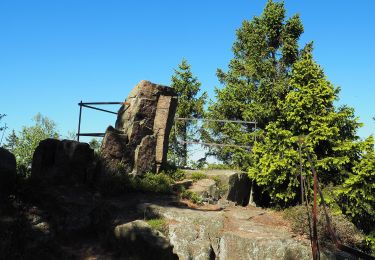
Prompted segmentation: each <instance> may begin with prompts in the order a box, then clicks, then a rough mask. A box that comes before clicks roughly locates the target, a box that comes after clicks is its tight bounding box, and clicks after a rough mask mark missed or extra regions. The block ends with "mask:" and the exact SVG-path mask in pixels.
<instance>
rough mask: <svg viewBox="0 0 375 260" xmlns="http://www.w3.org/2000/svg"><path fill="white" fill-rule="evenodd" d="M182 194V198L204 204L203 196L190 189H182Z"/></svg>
mask: <svg viewBox="0 0 375 260" xmlns="http://www.w3.org/2000/svg"><path fill="white" fill-rule="evenodd" d="M180 196H181V198H183V199H188V200H190V201H191V202H193V203H195V204H202V202H203V199H202V197H201V196H199V195H198V194H197V193H195V192H193V191H190V190H184V191H182V192H181V194H180Z"/></svg>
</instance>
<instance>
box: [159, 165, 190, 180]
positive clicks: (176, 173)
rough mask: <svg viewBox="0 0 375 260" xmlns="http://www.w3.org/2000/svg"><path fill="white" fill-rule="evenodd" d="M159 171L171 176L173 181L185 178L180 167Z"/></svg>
mask: <svg viewBox="0 0 375 260" xmlns="http://www.w3.org/2000/svg"><path fill="white" fill-rule="evenodd" d="M161 173H164V174H166V175H168V176H169V177H171V178H172V179H173V180H175V181H181V180H183V179H185V172H184V171H183V170H181V169H178V168H175V169H166V170H164V171H162V172H161Z"/></svg>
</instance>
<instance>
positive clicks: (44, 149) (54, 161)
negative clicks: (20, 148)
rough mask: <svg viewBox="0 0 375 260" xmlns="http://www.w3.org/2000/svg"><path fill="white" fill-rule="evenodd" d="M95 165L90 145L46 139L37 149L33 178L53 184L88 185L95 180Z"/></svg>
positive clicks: (34, 156)
mask: <svg viewBox="0 0 375 260" xmlns="http://www.w3.org/2000/svg"><path fill="white" fill-rule="evenodd" d="M95 164H96V161H95V156H94V150H93V149H91V148H90V145H89V144H87V143H80V142H77V141H71V140H62V141H61V140H56V139H45V140H43V141H41V142H40V143H39V145H38V147H37V148H36V149H35V152H34V155H33V163H32V168H31V177H33V178H37V179H40V180H46V181H48V182H53V183H81V184H82V183H88V182H90V181H92V180H93V179H94V178H95Z"/></svg>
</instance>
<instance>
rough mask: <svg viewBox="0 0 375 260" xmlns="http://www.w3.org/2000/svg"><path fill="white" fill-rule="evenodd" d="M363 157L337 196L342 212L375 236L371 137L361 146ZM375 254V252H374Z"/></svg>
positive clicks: (374, 169)
mask: <svg viewBox="0 0 375 260" xmlns="http://www.w3.org/2000/svg"><path fill="white" fill-rule="evenodd" d="M361 146H362V151H363V152H362V156H361V160H360V162H359V163H358V164H356V165H355V167H354V168H353V173H352V174H350V176H349V178H347V179H346V180H345V182H344V184H343V185H342V186H341V187H339V188H338V189H336V191H335V194H336V197H337V198H338V201H337V202H338V204H339V206H340V208H341V209H342V212H343V213H344V214H345V215H347V216H348V217H349V218H350V219H351V220H352V222H353V223H354V224H356V226H357V227H359V228H360V229H362V230H364V231H365V232H366V233H367V234H368V233H370V232H372V233H373V236H375V151H374V138H373V136H370V137H369V138H367V139H366V140H365V141H364V142H362V144H361ZM374 253H375V251H374Z"/></svg>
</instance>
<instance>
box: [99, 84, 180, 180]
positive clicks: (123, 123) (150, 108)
mask: <svg viewBox="0 0 375 260" xmlns="http://www.w3.org/2000/svg"><path fill="white" fill-rule="evenodd" d="M175 97H176V94H175V92H174V91H173V89H171V88H169V87H166V86H161V85H157V84H153V83H151V82H149V81H145V80H142V81H141V82H140V83H139V84H138V85H137V86H135V88H134V89H133V90H132V91H131V92H130V94H129V96H128V98H127V99H126V102H127V105H123V106H122V107H121V108H120V110H119V112H118V117H117V121H116V129H114V128H112V127H109V128H108V129H107V131H106V134H105V137H104V140H103V144H102V155H103V158H104V161H105V164H106V168H107V169H108V168H111V167H113V165H114V164H116V163H119V162H121V163H122V164H123V165H124V167H125V168H126V169H128V171H129V172H132V174H134V175H142V174H143V173H145V172H147V171H156V170H159V168H160V167H163V164H164V163H165V162H166V159H167V158H166V157H167V151H168V140H169V133H170V130H171V127H172V124H173V118H174V115H175V112H176V107H177V99H176V98H175Z"/></svg>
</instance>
